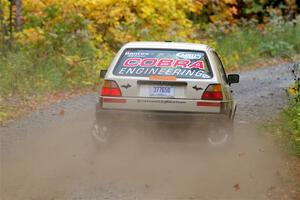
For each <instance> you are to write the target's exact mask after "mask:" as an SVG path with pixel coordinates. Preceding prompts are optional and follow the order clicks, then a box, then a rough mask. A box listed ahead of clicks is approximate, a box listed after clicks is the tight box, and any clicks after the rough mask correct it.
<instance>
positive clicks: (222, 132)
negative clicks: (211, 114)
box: [207, 122, 234, 147]
mask: <svg viewBox="0 0 300 200" xmlns="http://www.w3.org/2000/svg"><path fill="white" fill-rule="evenodd" d="M233 132H234V129H233V124H232V123H231V122H229V123H228V124H226V125H223V126H220V127H214V128H210V129H209V131H208V134H207V142H208V144H209V145H210V146H213V147H222V146H226V145H229V144H231V143H232V141H233V136H234V134H233Z"/></svg>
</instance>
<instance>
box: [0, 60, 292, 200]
mask: <svg viewBox="0 0 300 200" xmlns="http://www.w3.org/2000/svg"><path fill="white" fill-rule="evenodd" d="M291 82H292V77H291V75H290V73H289V68H288V65H282V66H276V67H268V68H264V69H258V70H255V71H251V72H243V73H241V82H240V84H237V85H234V86H233V90H234V94H235V96H236V98H237V100H238V103H239V107H238V113H237V118H236V122H235V129H236V133H235V141H234V143H233V144H232V145H230V146H229V147H226V148H212V147H208V146H207V145H204V142H203V141H201V139H199V140H198V139H196V140H195V139H191V138H189V137H188V135H189V133H190V132H193V133H195V132H200V131H199V130H185V131H184V134H172V132H176V128H175V127H174V130H168V131H166V130H162V129H160V128H159V127H153V135H156V136H158V137H153V138H152V137H151V136H147V137H146V136H143V137H142V136H139V133H138V131H136V130H135V129H134V127H126V128H122V129H120V134H122V133H127V134H126V135H127V136H126V137H123V139H122V140H120V141H118V142H117V144H116V145H114V146H113V148H108V149H106V150H105V151H101V150H100V151H99V150H97V149H95V146H94V143H93V141H92V140H91V137H90V129H91V127H92V124H93V121H94V111H95V108H94V105H95V102H96V101H97V94H89V95H85V96H81V97H77V98H74V99H72V100H69V101H65V102H60V103H57V104H55V105H52V106H50V107H47V108H44V109H40V110H39V111H36V112H34V113H32V114H31V115H29V116H25V117H24V118H22V119H20V120H18V121H16V122H14V123H11V124H9V125H8V126H6V127H1V128H0V137H1V140H0V145H1V146H0V151H1V152H0V153H1V154H0V156H1V157H0V162H1V168H0V169H1V171H0V180H1V182H0V184H1V185H0V199H1V200H64V199H66V200H83V199H84V200H85V199H86V200H98V199H111V200H115V199H119V200H135V199H141V200H148V199H151V200H154V199H155V200H159V199H166V200H171V199H174V200H175V199H176V200H177V199H191V200H192V199H195V200H196V199H201V200H202V199H203V200H206V199H207V200H210V199H213V200H227V199H228V200H229V199H230V200H231V199H236V200H264V199H291V197H290V196H288V195H286V196H284V197H282V196H281V194H279V193H278V192H277V191H278V189H280V184H281V182H282V180H281V178H280V174H281V173H282V170H283V169H284V163H285V161H284V158H283V157H284V156H283V155H282V154H281V153H280V151H279V150H278V149H277V148H276V147H275V145H273V142H272V141H271V140H270V138H268V137H265V136H264V135H263V134H261V133H260V132H259V129H258V128H257V123H261V122H264V121H268V120H270V119H272V118H274V117H276V114H277V113H278V112H279V111H280V110H281V109H282V107H284V105H285V104H286V100H285V99H286V97H285V88H286V87H287V86H288V85H289V84H290V83H291ZM62 111H64V112H62ZM177 132H178V131H177ZM128 133H132V134H128ZM133 133H134V134H133ZM154 138H156V139H154ZM157 138H159V139H157Z"/></svg>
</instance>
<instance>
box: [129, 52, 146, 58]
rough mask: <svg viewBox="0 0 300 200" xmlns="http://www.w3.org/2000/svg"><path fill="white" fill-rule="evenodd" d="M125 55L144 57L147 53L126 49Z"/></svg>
mask: <svg viewBox="0 0 300 200" xmlns="http://www.w3.org/2000/svg"><path fill="white" fill-rule="evenodd" d="M125 55H126V56H127V57H142V58H144V57H146V56H149V53H147V52H130V51H126V53H125Z"/></svg>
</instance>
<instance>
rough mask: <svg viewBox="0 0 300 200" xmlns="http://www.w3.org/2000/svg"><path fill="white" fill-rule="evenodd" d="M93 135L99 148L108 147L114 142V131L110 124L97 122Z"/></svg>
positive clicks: (94, 125)
mask: <svg viewBox="0 0 300 200" xmlns="http://www.w3.org/2000/svg"><path fill="white" fill-rule="evenodd" d="M91 135H92V139H93V141H94V143H95V146H96V148H97V149H104V148H107V147H108V146H109V145H110V144H111V143H112V131H111V130H110V129H109V127H108V126H105V125H101V124H99V123H97V122H95V123H94V124H93V127H92V130H91Z"/></svg>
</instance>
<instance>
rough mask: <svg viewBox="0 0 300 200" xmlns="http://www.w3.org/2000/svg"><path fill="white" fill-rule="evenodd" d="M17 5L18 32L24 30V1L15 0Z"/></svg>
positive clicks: (16, 24) (16, 23)
mask: <svg viewBox="0 0 300 200" xmlns="http://www.w3.org/2000/svg"><path fill="white" fill-rule="evenodd" d="M15 3H16V22H15V26H16V31H20V30H21V28H22V0H15Z"/></svg>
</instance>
